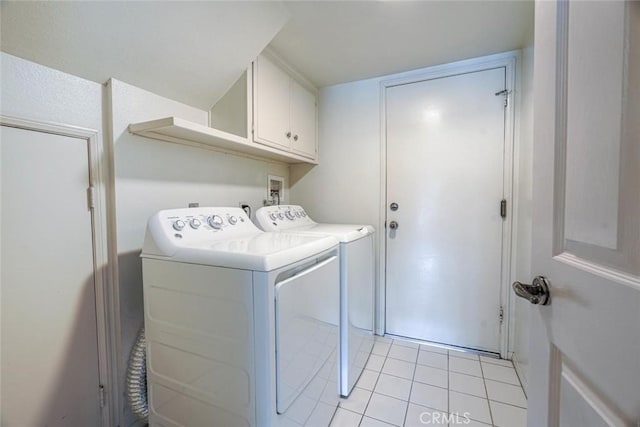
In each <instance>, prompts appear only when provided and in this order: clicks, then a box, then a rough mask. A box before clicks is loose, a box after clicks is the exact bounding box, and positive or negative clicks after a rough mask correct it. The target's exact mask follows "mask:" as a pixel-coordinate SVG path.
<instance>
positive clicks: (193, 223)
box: [189, 218, 202, 230]
mask: <svg viewBox="0 0 640 427" xmlns="http://www.w3.org/2000/svg"><path fill="white" fill-rule="evenodd" d="M189 225H190V226H191V228H193V229H194V230H195V229H197V228H198V227H200V226H201V225H202V222H200V220H199V219H198V218H192V219H191V221H189Z"/></svg>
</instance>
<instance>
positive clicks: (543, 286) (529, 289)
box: [511, 276, 551, 305]
mask: <svg viewBox="0 0 640 427" xmlns="http://www.w3.org/2000/svg"><path fill="white" fill-rule="evenodd" d="M549 285H550V283H549V281H548V280H547V278H546V277H544V276H536V277H535V278H534V279H533V283H532V284H530V285H525V284H524V283H520V282H513V285H511V286H512V287H513V290H514V291H515V293H516V295H518V296H519V297H520V298H524V299H526V300H528V301H529V302H530V303H531V304H537V305H549V304H551V293H550V292H549Z"/></svg>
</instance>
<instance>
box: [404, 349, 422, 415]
mask: <svg viewBox="0 0 640 427" xmlns="http://www.w3.org/2000/svg"><path fill="white" fill-rule="evenodd" d="M419 356H420V345H418V351H417V352H416V361H415V362H414V364H413V376H412V377H411V386H410V387H409V397H407V409H406V410H405V411H404V419H403V421H402V425H403V426H404V425H406V424H407V417H408V416H409V403H410V402H411V393H412V392H413V383H414V382H415V380H416V371H417V370H418V357H419Z"/></svg>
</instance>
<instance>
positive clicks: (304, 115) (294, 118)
mask: <svg viewBox="0 0 640 427" xmlns="http://www.w3.org/2000/svg"><path fill="white" fill-rule="evenodd" d="M291 131H292V135H291V150H292V151H294V152H295V153H298V154H301V155H303V156H305V157H310V158H312V159H315V158H316V153H317V150H316V97H315V95H314V94H313V93H311V92H309V91H308V90H307V89H305V88H304V87H302V86H301V85H300V84H299V83H297V82H296V81H294V80H292V81H291Z"/></svg>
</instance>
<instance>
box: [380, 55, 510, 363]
mask: <svg viewBox="0 0 640 427" xmlns="http://www.w3.org/2000/svg"><path fill="white" fill-rule="evenodd" d="M505 85H506V68H505V67H494V68H489V69H482V70H479V71H474V72H468V73H461V74H458V75H453V76H449V77H445V78H433V79H429V80H423V81H418V82H414V83H408V84H399V85H395V86H390V87H387V88H386V89H385V97H386V131H387V132H386V138H387V211H386V215H387V230H386V233H387V234H386V236H387V237H386V325H385V329H386V333H389V334H392V335H399V336H404V337H410V338H415V339H420V340H426V341H432V342H438V343H443V344H450V345H455V346H460V347H469V348H473V349H479V350H484V351H489V352H494V353H499V352H500V314H499V313H500V306H501V303H500V290H501V280H502V279H501V277H502V276H501V275H502V266H503V264H502V251H503V236H504V234H503V232H504V220H503V218H502V216H501V210H500V202H501V200H502V199H503V198H505V193H506V192H505V176H506V174H505V101H504V97H503V96H500V95H499V93H500V92H501V91H503V90H505ZM496 93H498V96H496ZM396 225H397V228H396Z"/></svg>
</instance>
